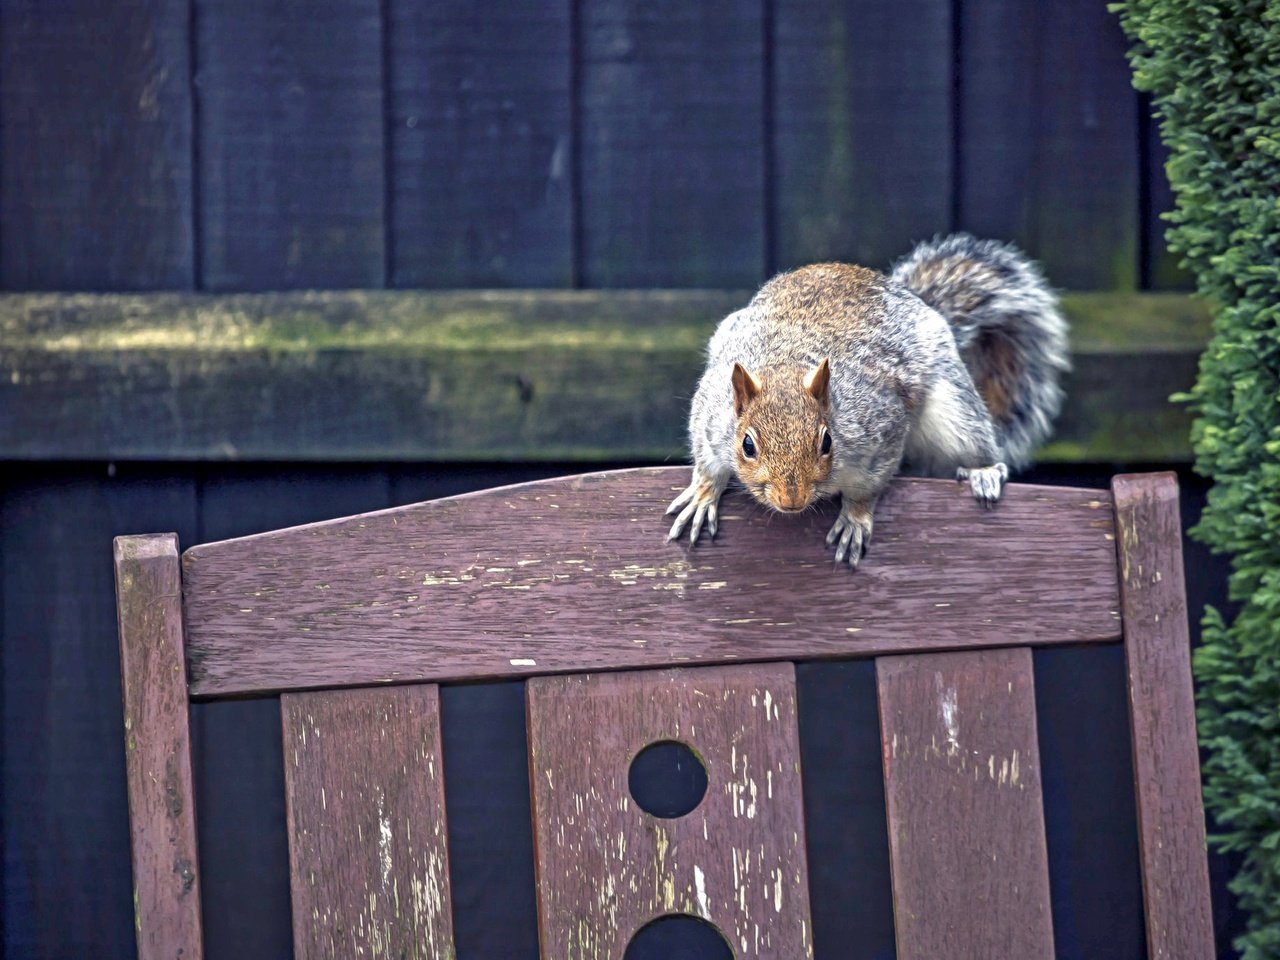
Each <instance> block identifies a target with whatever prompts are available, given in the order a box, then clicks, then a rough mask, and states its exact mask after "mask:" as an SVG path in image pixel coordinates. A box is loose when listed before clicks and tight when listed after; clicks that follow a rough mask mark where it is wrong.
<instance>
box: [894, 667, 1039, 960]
mask: <svg viewBox="0 0 1280 960" xmlns="http://www.w3.org/2000/svg"><path fill="white" fill-rule="evenodd" d="M876 674H877V680H878V685H879V694H880V718H881V737H882V742H883V756H884V776H885V801H886V809H887V813H888V819H889V850H890V861H891V865H892V877H893V903H894V918H895V927H896V934H897V945H898V954H897V955H898V958H899V960H939V958H952V957H955V958H960V957H983V958H986V957H992V958H995V957H1011V958H1012V957H1019V958H1022V957H1026V958H1031V957H1035V958H1040V960H1052V958H1053V926H1052V920H1051V917H1050V902H1049V867H1048V854H1047V851H1046V847H1045V832H1044V812H1043V809H1042V801H1041V792H1040V759H1039V747H1038V744H1037V741H1036V715H1035V690H1034V678H1033V676H1032V662H1031V651H1030V649H1028V648H1026V647H1013V648H1006V649H1001V650H976V651H966V652H962V653H932V654H925V655H921V656H912V657H882V658H880V659H879V660H877V661H876Z"/></svg>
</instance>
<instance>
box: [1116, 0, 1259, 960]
mask: <svg viewBox="0 0 1280 960" xmlns="http://www.w3.org/2000/svg"><path fill="white" fill-rule="evenodd" d="M1112 9H1114V10H1116V11H1118V12H1119V13H1120V15H1121V22H1122V23H1123V25H1124V28H1125V30H1126V31H1127V32H1128V34H1129V36H1130V37H1131V38H1132V39H1133V40H1134V41H1135V45H1134V49H1133V51H1132V53H1131V60H1132V63H1133V68H1134V73H1135V78H1134V83H1135V85H1136V86H1137V87H1138V88H1139V89H1140V90H1146V91H1149V92H1150V93H1151V94H1152V97H1153V101H1154V104H1155V107H1156V112H1157V115H1158V116H1159V118H1160V131H1161V135H1162V136H1163V138H1164V141H1165V143H1166V144H1168V146H1169V148H1170V152H1171V156H1170V159H1169V164H1168V171H1169V179H1170V181H1171V182H1172V184H1173V189H1174V194H1175V196H1176V198H1177V209H1176V210H1175V211H1174V212H1173V213H1172V214H1171V215H1170V216H1169V218H1168V219H1169V220H1170V222H1171V223H1172V227H1171V228H1170V230H1169V233H1168V238H1169V245H1170V247H1171V248H1173V249H1174V250H1175V251H1177V252H1178V253H1180V254H1181V255H1182V256H1183V258H1184V259H1185V262H1186V264H1187V265H1188V266H1189V267H1190V268H1191V269H1192V271H1193V272H1194V274H1195V277H1196V282H1197V286H1198V288H1199V291H1200V293H1201V294H1202V295H1203V296H1204V297H1206V298H1207V299H1208V300H1209V301H1210V302H1211V303H1213V304H1215V305H1216V306H1215V311H1214V312H1215V316H1214V335H1213V337H1212V339H1211V341H1210V343H1209V346H1208V348H1207V350H1206V351H1205V353H1204V355H1203V357H1202V359H1201V363H1200V377H1199V380H1198V382H1197V383H1196V386H1195V388H1194V389H1193V390H1192V392H1191V394H1190V396H1189V397H1185V398H1184V399H1187V400H1189V401H1190V402H1191V405H1192V409H1193V410H1194V412H1195V414H1196V421H1195V425H1194V427H1193V430H1192V442H1193V444H1194V445H1195V451H1196V469H1197V470H1198V471H1200V472H1201V473H1203V474H1205V475H1208V476H1211V477H1212V478H1213V480H1214V487H1213V489H1212V490H1211V491H1210V494H1209V505H1208V508H1207V509H1206V510H1205V513H1204V516H1203V518H1202V519H1201V522H1200V524H1199V526H1197V527H1196V529H1195V530H1194V531H1192V532H1193V534H1194V535H1195V536H1196V537H1198V538H1200V539H1202V540H1204V541H1205V542H1206V543H1208V544H1210V545H1211V546H1212V547H1213V548H1214V549H1216V550H1219V551H1229V552H1230V553H1232V554H1233V555H1234V556H1233V560H1232V575H1231V581H1230V596H1231V600H1232V601H1233V602H1234V603H1236V604H1238V605H1239V610H1238V612H1237V613H1236V615H1235V617H1234V619H1229V618H1228V617H1226V616H1224V615H1223V614H1222V613H1221V612H1219V611H1216V610H1210V611H1208V613H1207V615H1206V616H1205V620H1204V645H1203V646H1202V647H1201V648H1200V649H1199V650H1198V651H1197V654H1196V658H1195V670H1196V676H1197V679H1198V681H1199V708H1198V716H1199V725H1200V736H1201V741H1202V743H1203V745H1204V746H1205V748H1206V753H1207V760H1206V763H1205V769H1204V773H1205V800H1206V802H1207V803H1208V805H1209V807H1210V809H1211V810H1212V812H1213V814H1214V816H1215V817H1216V819H1217V822H1218V825H1219V828H1220V831H1219V833H1218V834H1217V835H1216V836H1215V837H1214V838H1213V839H1214V842H1215V843H1216V844H1217V845H1219V846H1220V847H1221V848H1222V849H1224V850H1231V851H1237V852H1239V853H1240V854H1241V855H1242V856H1243V861H1244V864H1243V867H1242V869H1241V871H1240V873H1239V875H1238V876H1237V877H1236V878H1235V880H1234V881H1233V883H1232V890H1233V891H1234V892H1235V893H1236V894H1237V895H1238V896H1239V898H1240V904H1241V906H1242V907H1243V908H1244V909H1245V910H1246V911H1247V912H1248V914H1249V919H1248V926H1247V931H1246V933H1245V934H1244V936H1242V937H1241V938H1240V939H1239V940H1238V941H1237V943H1236V946H1237V948H1238V949H1240V950H1241V951H1242V954H1243V957H1244V960H1264V958H1266V960H1273V958H1276V957H1280V2H1265V0H1220V2H1210V0H1128V2H1125V3H1121V4H1117V5H1115V6H1114V7H1113V8H1112Z"/></svg>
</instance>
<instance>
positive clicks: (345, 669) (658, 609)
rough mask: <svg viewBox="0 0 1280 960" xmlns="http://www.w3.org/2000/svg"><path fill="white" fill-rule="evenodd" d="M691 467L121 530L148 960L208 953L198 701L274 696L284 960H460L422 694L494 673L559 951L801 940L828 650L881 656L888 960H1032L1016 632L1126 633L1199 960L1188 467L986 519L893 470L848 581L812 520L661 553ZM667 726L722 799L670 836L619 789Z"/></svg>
mask: <svg viewBox="0 0 1280 960" xmlns="http://www.w3.org/2000/svg"><path fill="white" fill-rule="evenodd" d="M686 480H687V470H685V469H676V468H661V469H642V470H626V471H621V472H616V473H604V474H593V475H584V476H577V477H568V478H564V479H559V480H551V481H544V482H539V483H530V484H524V485H520V486H513V487H506V488H501V489H496V490H488V491H485V492H482V493H476V494H471V495H467V496H458V497H451V498H448V499H444V500H437V501H433V502H430V503H423V504H417V505H414V506H409V507H403V508H399V509H394V510H386V511H381V512H377V513H370V514H364V515H361V516H356V517H350V518H347V519H343V520H335V521H332V522H327V523H319V524H313V525H310V526H303V527H297V528H293V529H288V530H280V531H276V532H273V533H267V534H263V535H260V536H253V537H245V538H243V539H239V540H229V541H225V542H222V543H213V544H207V545H203V546H197V547H194V548H192V549H190V550H188V551H186V553H185V554H183V556H182V557H181V559H180V558H179V554H178V545H177V541H176V538H175V537H174V536H173V535H171V534H164V535H155V536H140V537H122V538H120V539H119V540H117V542H116V548H115V562H116V576H117V588H118V598H119V626H120V640H121V650H122V655H123V678H124V706H125V730H126V737H127V747H128V749H127V756H128V779H129V805H130V812H131V818H132V835H133V866H134V876H135V884H136V888H135V889H136V892H135V903H136V909H137V930H138V943H139V954H140V956H141V958H143V960H151V958H161V957H163V958H173V957H175V956H181V957H183V958H184V960H195V958H198V957H200V956H201V915H200V873H199V868H198V866H197V864H198V857H197V852H196V839H195V838H196V825H195V824H196V821H195V812H194V810H193V806H192V774H191V746H190V734H189V730H188V702H189V700H192V699H202V698H219V697H233V696H234V697H242V696H251V695H263V694H272V693H277V692H278V693H281V694H282V696H281V718H282V723H283V736H284V756H285V765H286V770H285V773H286V788H287V811H288V829H289V844H290V850H289V852H290V863H291V884H292V900H293V930H294V939H295V949H296V952H297V956H298V957H300V958H310V957H320V956H324V957H335V956H336V957H353V956H356V955H357V949H356V947H357V946H363V947H364V948H366V949H367V950H369V951H370V953H368V954H367V955H372V956H388V957H451V956H452V955H453V946H452V918H451V907H450V892H449V871H448V851H447V850H446V832H445V829H444V824H445V804H444V792H443V787H442V775H443V769H442V761H441V752H440V727H439V700H438V692H437V686H436V685H437V684H438V683H442V682H447V681H456V680H474V679H481V678H497V677H528V678H529V680H528V685H527V704H528V718H529V725H528V729H529V762H530V780H531V786H532V790H533V808H534V820H535V823H534V834H535V846H536V863H537V872H538V888H539V892H538V905H539V925H540V937H541V944H542V955H543V956H544V957H546V958H555V960H565V958H575V960H576V958H581V957H592V958H601V960H604V958H620V957H622V955H623V952H624V950H625V948H626V945H627V943H628V941H629V939H630V938H631V936H632V935H633V933H634V932H635V931H636V930H637V929H638V928H639V927H641V926H642V925H644V924H645V923H646V922H648V921H650V920H651V919H653V918H655V917H659V916H662V915H666V914H672V913H687V914H691V915H694V916H698V917H701V918H703V919H705V920H707V921H709V922H710V923H712V924H714V925H715V926H716V927H717V929H718V930H719V931H720V932H721V934H722V935H723V936H724V938H725V939H726V940H727V941H728V943H729V944H730V946H731V947H732V949H733V951H734V955H735V956H737V957H783V958H797V957H806V956H812V955H813V950H814V948H815V945H814V944H813V943H812V939H811V930H812V927H811V924H810V919H809V885H808V879H807V874H806V862H805V824H804V818H803V811H802V805H801V770H800V763H799V751H798V746H797V743H798V741H797V721H796V702H795V700H796V698H795V680H794V668H793V666H792V662H793V661H796V660H803V659H813V658H837V657H845V658H847V657H874V658H876V674H877V682H878V691H879V708H880V722H881V732H880V736H881V741H882V747H883V757H884V778H885V795H886V798H887V812H888V820H889V842H890V864H891V868H892V886H893V903H894V915H895V926H896V936H897V953H898V957H899V958H901V960H916V958H922V960H923V958H929V960H937V958H961V957H964V958H984V960H986V958H1001V960H1003V958H1018V960H1026V958H1040V957H1052V956H1053V934H1052V918H1051V916H1050V910H1049V903H1050V900H1049V876H1048V868H1047V857H1046V849H1045V829H1044V813H1043V807H1042V801H1041V785H1040V771H1039V753H1038V748H1037V733H1036V715H1035V702H1034V688H1033V677H1032V657H1031V651H1030V648H1031V647H1032V646H1036V645H1044V644H1082V643H1105V642H1114V641H1118V640H1121V639H1122V640H1123V643H1124V647H1125V651H1126V662H1127V669H1128V689H1129V701H1130V717H1131V730H1132V740H1133V758H1134V773H1135V780H1136V791H1135V793H1136V797H1137V803H1138V825H1139V835H1140V848H1141V850H1140V858H1141V866H1142V875H1143V886H1144V898H1145V906H1146V926H1147V938H1148V944H1149V950H1150V956H1151V957H1152V958H1175V960H1191V958H1209V957H1211V956H1212V955H1213V939H1212V930H1211V921H1210V910H1209V893H1208V876H1207V869H1206V860H1205V849H1204V848H1205V840H1204V820H1203V811H1202V807H1201V799H1200V781H1199V764H1198V756H1197V747H1196V731H1195V720H1194V713H1193V702H1192V687H1191V674H1190V669H1189V663H1188V652H1189V651H1188V648H1189V643H1188V633H1187V611H1186V600H1185V595H1184V586H1183V574H1182V553H1181V545H1180V525H1179V517H1178V504H1177V486H1176V481H1175V480H1174V478H1173V477H1172V475H1169V474H1155V475H1133V476H1122V477H1117V478H1116V479H1115V481H1114V483H1113V485H1112V491H1111V493H1110V495H1108V493H1107V492H1105V491H1097V490H1078V489H1069V488H1062V487H1040V486H1030V485H1012V486H1010V487H1009V488H1008V489H1007V491H1006V493H1005V496H1004V499H1003V500H1002V501H1001V502H1000V504H999V505H998V506H997V507H996V508H995V509H994V510H991V511H984V510H981V509H979V508H978V507H977V506H976V505H975V504H974V503H973V501H972V500H971V498H970V497H969V496H968V494H967V492H966V491H965V490H964V489H963V488H962V487H959V486H957V485H955V484H950V483H946V482H943V481H930V480H900V481H897V482H896V483H895V484H894V485H893V487H892V489H891V490H890V491H889V492H888V494H887V495H886V496H885V498H884V499H883V500H882V502H881V504H880V507H879V509H878V512H877V526H876V540H875V543H874V545H873V548H872V551H871V553H870V554H869V556H868V558H867V560H866V561H865V562H864V564H863V566H862V567H861V568H860V569H859V570H858V571H857V572H856V573H850V572H849V571H847V570H844V569H835V568H833V566H832V564H831V562H830V560H829V559H827V558H824V555H823V548H822V543H821V540H822V535H823V533H825V531H826V528H827V524H828V523H829V520H830V517H829V515H828V514H829V513H830V511H827V512H826V513H823V512H815V513H812V514H808V515H804V516H801V517H799V518H794V519H787V520H783V519H780V518H775V517H768V516H765V515H764V514H763V513H762V512H761V511H760V510H757V509H755V508H754V507H753V506H752V505H751V504H750V503H749V502H748V501H747V500H746V499H745V497H743V496H741V495H737V496H733V495H731V496H730V498H729V499H728V500H726V502H725V507H724V516H723V521H722V524H721V532H720V536H719V538H718V539H717V540H716V541H715V542H714V543H710V544H708V543H702V544H699V545H698V546H697V547H696V548H693V549H690V548H689V547H688V546H687V544H684V543H678V544H668V543H665V542H664V540H663V533H664V531H665V529H666V526H667V524H666V521H665V519H664V517H663V508H664V507H665V505H666V504H667V502H668V501H669V500H670V499H671V498H672V496H673V495H674V493H675V492H676V491H678V490H679V489H681V488H682V487H683V486H684V484H685V482H686ZM1117 558H1118V559H1117ZM642 668H643V669H642ZM667 740H675V741H679V742H682V743H685V744H687V745H689V746H690V747H691V748H692V749H693V750H694V751H695V753H696V754H697V755H698V757H699V758H700V759H701V760H702V762H703V764H704V765H705V768H706V773H707V779H708V782H709V787H708V789H707V791H706V795H705V798H704V799H703V800H702V802H701V803H700V805H699V806H698V807H697V808H696V809H694V810H693V811H692V812H691V813H689V814H688V815H686V816H684V817H681V818H677V819H660V818H656V817H653V816H650V815H649V814H646V813H644V812H643V811H642V810H640V809H639V808H638V807H637V805H636V804H635V803H634V802H633V801H632V799H631V798H630V796H629V792H628V786H627V769H628V764H629V763H630V761H631V758H633V757H634V756H635V755H636V753H637V752H638V751H639V750H641V749H642V748H644V747H645V746H646V745H649V744H652V743H655V742H659V741H667ZM816 947H817V950H818V951H819V955H820V956H821V955H824V952H825V955H826V956H828V957H830V956H838V955H839V951H840V945H838V944H833V945H824V944H821V943H819V944H817V945H816Z"/></svg>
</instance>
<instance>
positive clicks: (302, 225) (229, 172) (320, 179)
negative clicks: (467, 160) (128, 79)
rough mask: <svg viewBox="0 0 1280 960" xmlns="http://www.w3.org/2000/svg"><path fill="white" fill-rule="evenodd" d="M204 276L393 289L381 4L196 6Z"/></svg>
mask: <svg viewBox="0 0 1280 960" xmlns="http://www.w3.org/2000/svg"><path fill="white" fill-rule="evenodd" d="M194 24H195V33H196V36H195V56H196V60H197V64H198V70H199V75H198V82H197V84H196V91H197V123H198V131H197V132H198V137H199V151H198V158H197V159H198V177H199V196H200V212H199V224H200V238H199V249H200V261H201V269H200V273H201V276H200V279H201V286H202V287H203V288H204V289H209V290H287V289H295V288H299V287H348V286H350V287H380V286H382V285H383V283H384V282H385V278H386V269H385V268H386V265H385V248H384V239H385V237H384V234H385V229H384V217H383V214H384V206H385V180H384V142H383V141H384V138H383V99H382V98H383V66H382V51H383V36H382V27H383V25H382V18H381V5H380V3H379V0H326V2H324V3H317V4H312V5H307V6H298V5H293V4H281V3H259V2H256V0H247V2H246V0H230V2H228V0H196V2H195V3H194Z"/></svg>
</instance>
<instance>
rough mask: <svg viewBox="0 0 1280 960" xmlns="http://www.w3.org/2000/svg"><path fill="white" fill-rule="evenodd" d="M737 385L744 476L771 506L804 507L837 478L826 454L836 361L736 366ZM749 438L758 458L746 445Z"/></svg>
mask: <svg viewBox="0 0 1280 960" xmlns="http://www.w3.org/2000/svg"><path fill="white" fill-rule="evenodd" d="M733 386H734V410H735V413H736V414H737V452H736V464H735V465H736V467H737V473H738V477H739V479H741V480H742V483H743V485H744V486H746V488H747V490H748V491H749V492H750V493H751V495H752V496H753V497H755V498H756V499H757V500H759V501H760V502H761V503H763V504H764V505H765V506H767V507H772V508H773V509H774V510H779V511H782V512H784V513H795V512H798V511H800V510H804V509H805V508H806V507H808V506H809V505H810V504H812V503H813V501H814V500H816V499H817V497H818V493H819V490H820V488H821V485H822V484H823V483H824V482H825V481H826V480H827V479H828V478H829V477H830V476H831V468H832V453H831V452H830V451H829V452H827V453H825V454H824V453H823V452H822V438H823V435H824V434H825V433H826V431H827V429H828V425H827V421H828V418H829V416H830V413H831V399H830V393H829V386H830V363H829V362H828V361H827V360H825V359H824V360H823V361H822V362H821V363H819V364H818V365H817V366H815V367H812V368H809V369H807V370H806V369H803V368H800V367H791V368H772V369H766V370H761V371H757V372H756V373H751V372H749V371H747V370H745V369H744V368H743V367H741V366H740V365H738V364H735V365H734V371H733ZM748 436H750V437H751V441H752V444H753V446H754V450H755V455H754V457H753V456H749V455H748V454H747V452H746V450H745V448H744V440H745V438H746V437H748Z"/></svg>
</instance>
